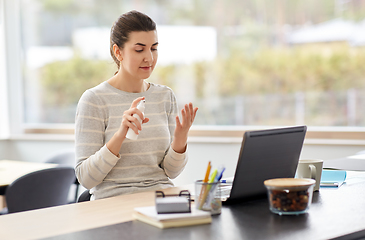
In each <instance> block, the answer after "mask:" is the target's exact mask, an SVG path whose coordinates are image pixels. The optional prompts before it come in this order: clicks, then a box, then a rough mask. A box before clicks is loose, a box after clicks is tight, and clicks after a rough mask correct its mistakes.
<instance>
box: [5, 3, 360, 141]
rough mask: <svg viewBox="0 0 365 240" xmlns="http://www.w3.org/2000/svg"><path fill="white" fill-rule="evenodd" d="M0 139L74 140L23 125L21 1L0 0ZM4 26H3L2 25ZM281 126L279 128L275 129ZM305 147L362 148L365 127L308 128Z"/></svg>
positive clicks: (221, 130)
mask: <svg viewBox="0 0 365 240" xmlns="http://www.w3.org/2000/svg"><path fill="white" fill-rule="evenodd" d="M0 21H1V22H0V33H3V34H2V35H0V37H1V38H2V39H1V40H0V50H4V51H3V52H4V53H5V54H4V56H1V57H2V58H3V59H2V61H1V60H0V70H4V71H1V73H0V77H1V78H0V86H1V89H0V94H1V95H2V96H1V102H0V110H1V112H2V114H1V116H0V125H1V126H0V139H16V138H27V139H39V138H45V139H47V138H52V139H55V138H59V139H68V140H73V139H74V124H36V125H34V124H25V123H24V91H23V87H24V84H23V79H22V67H21V62H22V47H21V31H20V0H0ZM1 23H3V24H1ZM276 127H282V126H276ZM267 128H275V126H234V125H232V126H195V125H194V126H193V127H192V129H191V131H190V132H189V141H193V142H223V143H224V142H240V141H241V140H242V136H243V134H244V132H245V131H248V130H255V129H267ZM306 143H307V144H330V145H332V144H335V145H365V127H330V126H328V127H308V132H307V136H306Z"/></svg>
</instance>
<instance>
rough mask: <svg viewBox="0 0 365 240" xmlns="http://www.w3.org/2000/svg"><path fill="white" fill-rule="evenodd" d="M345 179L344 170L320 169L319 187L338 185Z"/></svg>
mask: <svg viewBox="0 0 365 240" xmlns="http://www.w3.org/2000/svg"><path fill="white" fill-rule="evenodd" d="M345 180H346V171H340V170H325V169H324V170H322V177H321V184H320V186H321V187H340V186H341V185H342V184H343V183H344V182H345Z"/></svg>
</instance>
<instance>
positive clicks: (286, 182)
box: [264, 178, 316, 187]
mask: <svg viewBox="0 0 365 240" xmlns="http://www.w3.org/2000/svg"><path fill="white" fill-rule="evenodd" d="M315 183H316V181H315V180H313V179H309V178H274V179H269V180H266V181H265V182H264V184H265V186H270V187H304V186H311V185H314V184H315Z"/></svg>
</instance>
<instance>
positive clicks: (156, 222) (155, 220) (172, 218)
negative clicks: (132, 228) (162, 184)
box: [133, 206, 212, 228]
mask: <svg viewBox="0 0 365 240" xmlns="http://www.w3.org/2000/svg"><path fill="white" fill-rule="evenodd" d="M133 216H134V218H135V219H136V220H139V221H142V222H145V223H148V224H151V225H153V226H155V227H159V228H171V227H182V226H190V225H198V224H207V223H211V222H212V217H211V215H210V212H204V211H200V210H197V209H195V208H194V209H193V208H192V209H191V213H166V214H157V211H156V207H155V206H151V207H139V208H135V209H134V213H133Z"/></svg>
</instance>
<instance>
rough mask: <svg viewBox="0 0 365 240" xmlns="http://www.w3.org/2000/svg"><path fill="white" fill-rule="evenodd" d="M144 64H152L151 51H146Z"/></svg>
mask: <svg viewBox="0 0 365 240" xmlns="http://www.w3.org/2000/svg"><path fill="white" fill-rule="evenodd" d="M144 61H145V62H152V61H153V54H152V51H147V52H146V55H145V57H144Z"/></svg>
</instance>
